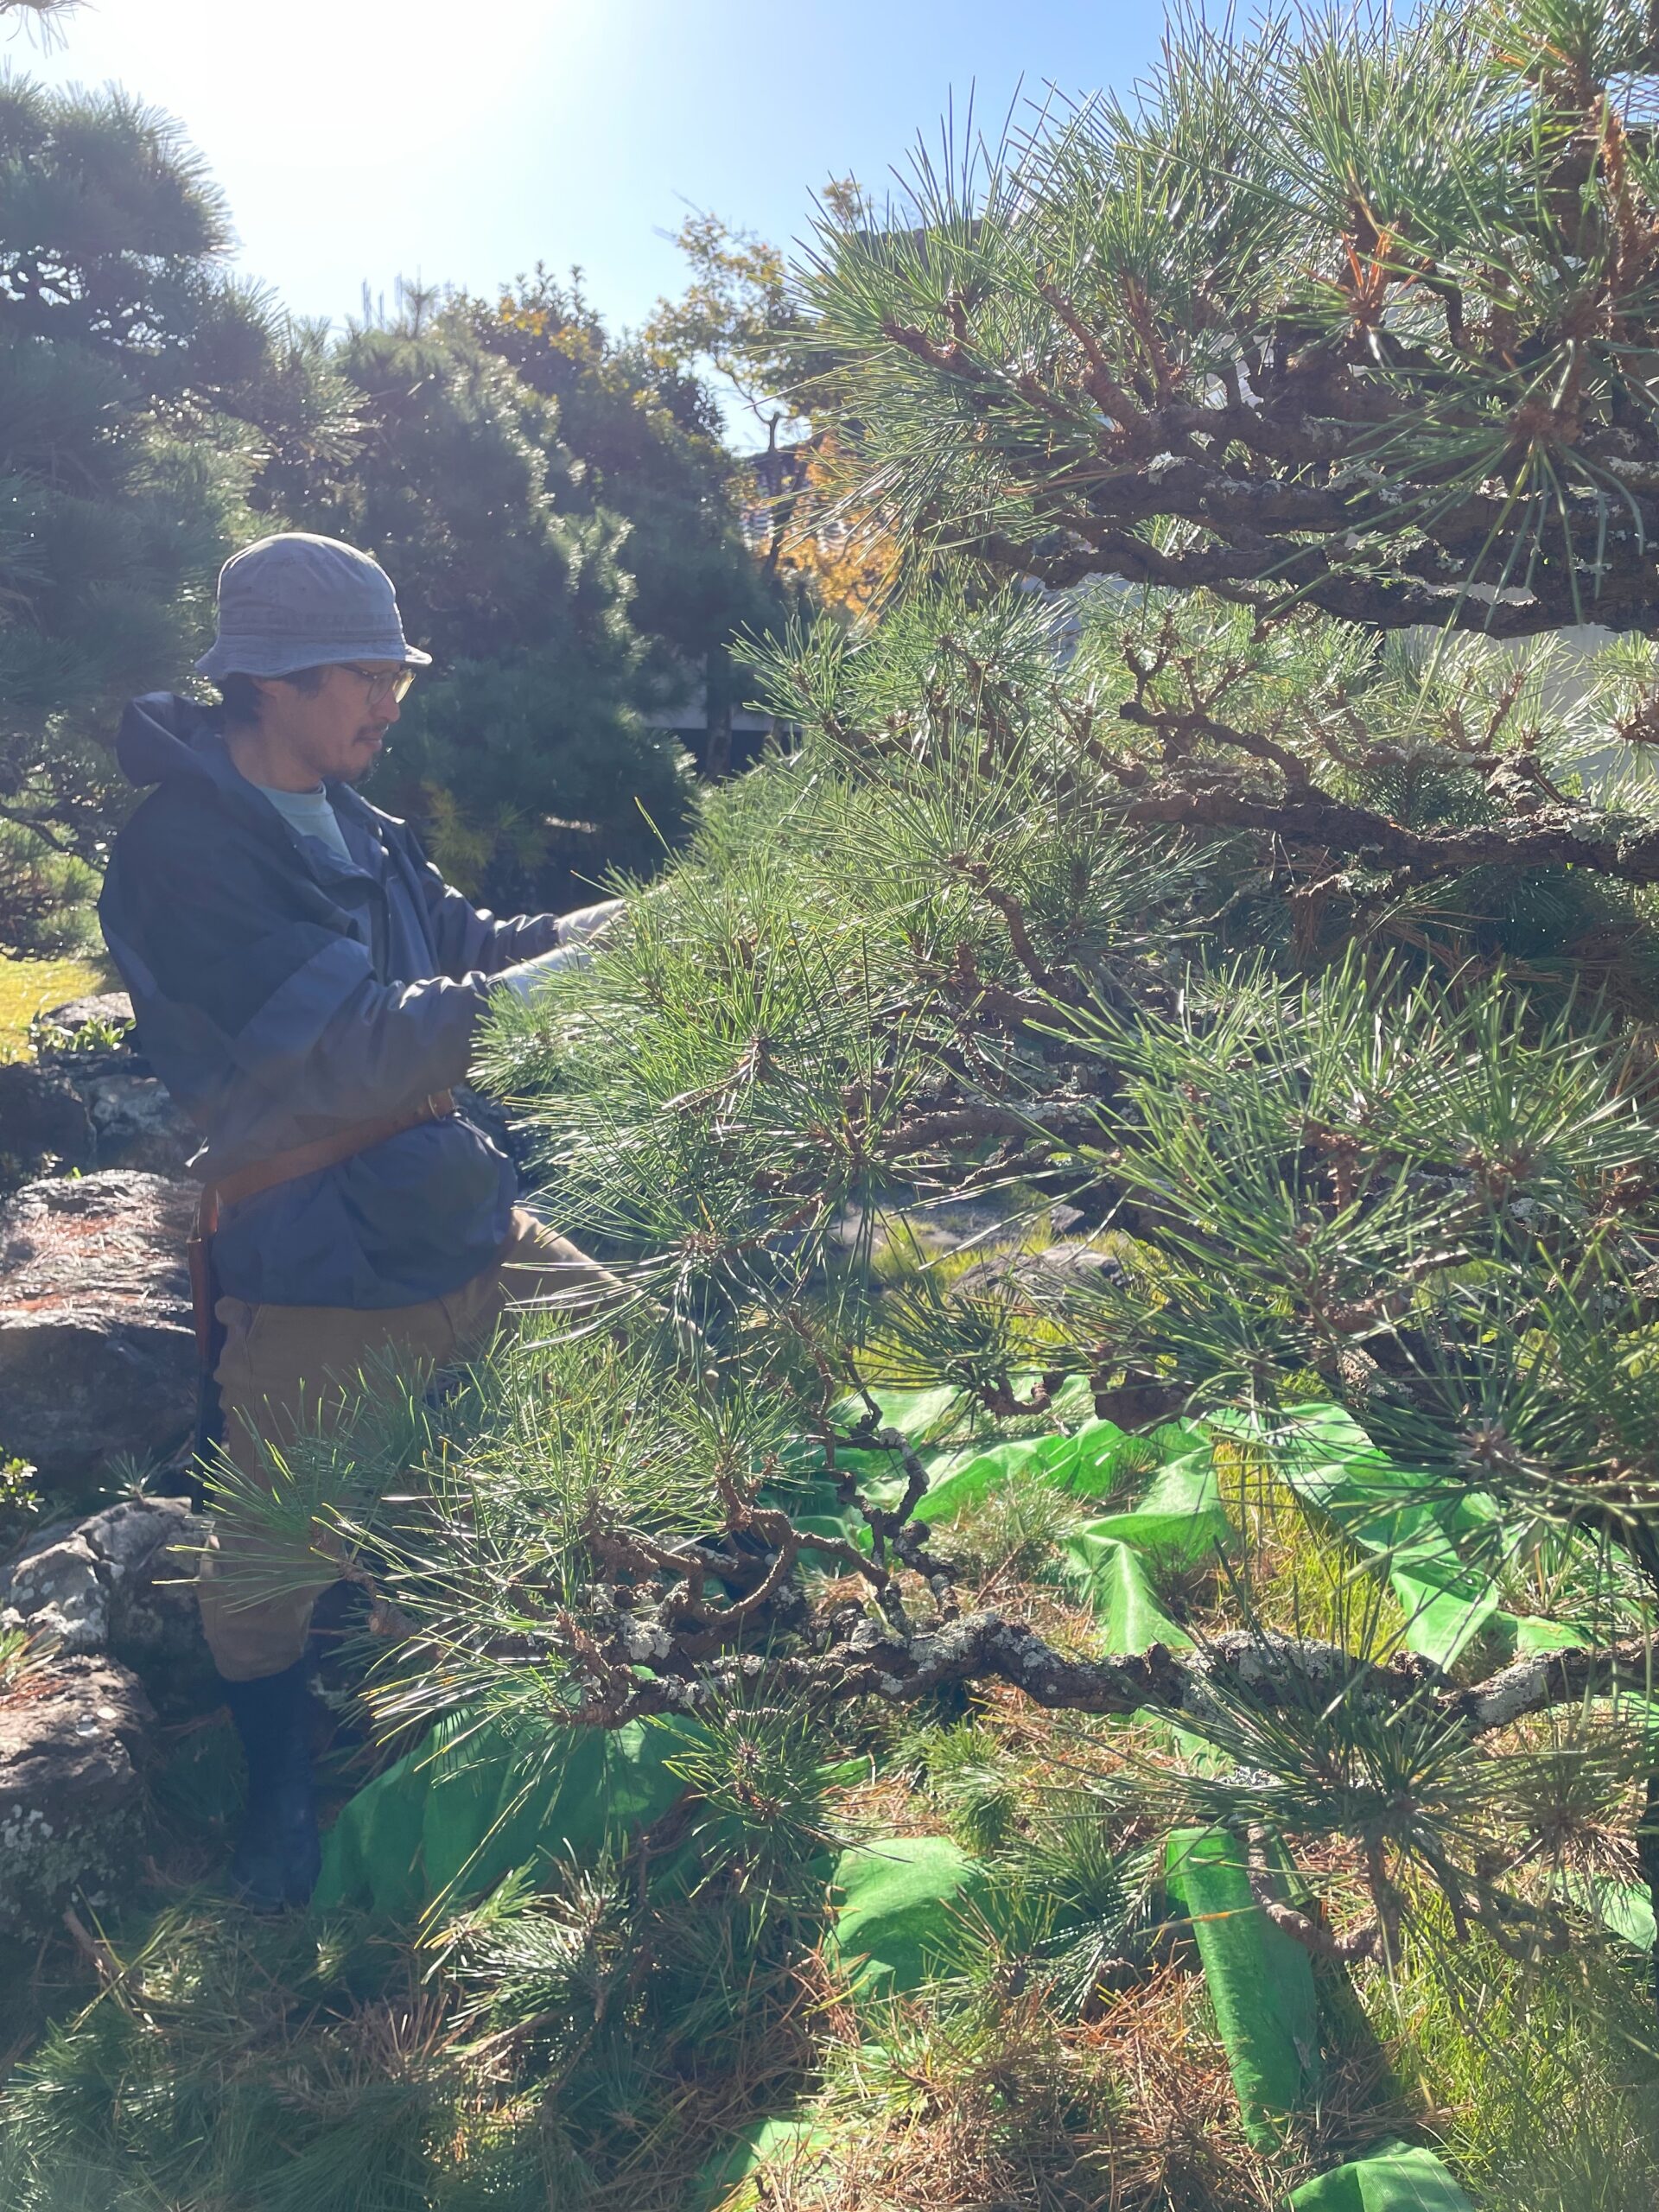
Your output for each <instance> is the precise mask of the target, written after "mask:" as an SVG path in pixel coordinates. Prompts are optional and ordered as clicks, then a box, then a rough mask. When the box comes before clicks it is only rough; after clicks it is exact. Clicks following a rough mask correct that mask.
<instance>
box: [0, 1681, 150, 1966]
mask: <svg viewBox="0 0 1659 2212" xmlns="http://www.w3.org/2000/svg"><path fill="white" fill-rule="evenodd" d="M154 1717H155V1716H154V1714H153V1713H151V1710H150V1707H149V1700H148V1699H147V1698H146V1697H145V1695H144V1693H143V1688H141V1687H140V1685H139V1682H138V1680H137V1676H136V1675H133V1674H132V1673H130V1670H129V1669H127V1668H125V1667H122V1666H118V1665H117V1664H116V1663H115V1662H114V1661H113V1660H110V1659H101V1658H55V1659H50V1660H48V1661H47V1662H45V1663H44V1664H42V1665H41V1666H40V1667H38V1668H34V1669H24V1670H22V1672H21V1673H19V1674H17V1675H14V1676H13V1678H12V1679H11V1680H10V1682H7V1681H0V1933H3V1934H6V1935H9V1936H32V1935H35V1934H38V1933H40V1932H41V1931H42V1930H44V1929H48V1928H49V1927H51V1926H52V1925H53V1924H54V1923H55V1921H56V1920H57V1918H58V1916H59V1915H60V1913H61V1912H62V1910H63V1908H64V1906H65V1905H66V1904H69V1903H70V1902H71V1900H72V1899H73V1898H75V1897H84V1898H85V1899H86V1902H87V1904H91V1905H92V1906H94V1907H96V1906H97V1905H99V1904H102V1903H105V1902H107V1901H108V1899H109V1897H111V1896H112V1895H114V1894H115V1893H117V1892H118V1891H120V1892H125V1891H129V1890H130V1886H131V1879H132V1871H133V1866H134V1864H135V1862H136V1861H137V1858H138V1855H139V1853H140V1851H141V1848H142V1846H143V1836H144V1810H143V1779H142V1768H143V1762H144V1756H145V1751H146V1749H147V1745H148V1732H149V1726H150V1724H151V1722H152V1720H153V1719H154Z"/></svg>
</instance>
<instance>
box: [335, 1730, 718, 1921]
mask: <svg viewBox="0 0 1659 2212" xmlns="http://www.w3.org/2000/svg"><path fill="white" fill-rule="evenodd" d="M695 1735H696V1724H695V1723H694V1722H690V1721H683V1720H673V1719H670V1720H653V1721H631V1722H630V1723H629V1724H628V1725H627V1726H626V1727H624V1728H617V1729H602V1728H581V1729H572V1730H571V1731H570V1732H569V1738H568V1740H567V1741H566V1743H565V1744H564V1745H563V1747H562V1754H563V1755H562V1756H561V1757H558V1758H552V1759H549V1758H546V1757H544V1756H542V1755H540V1754H538V1755H537V1756H536V1757H535V1758H526V1757H525V1756H524V1753H523V1751H521V1750H519V1749H517V1748H516V1747H515V1745H514V1744H513V1742H512V1738H511V1737H510V1736H509V1735H508V1734H507V1732H505V1729H503V1728H502V1727H501V1726H499V1724H493V1725H487V1726H481V1727H473V1726H468V1725H467V1723H466V1721H465V1720H464V1719H457V1720H450V1721H446V1722H444V1723H442V1724H441V1726H439V1727H438V1728H437V1729H435V1731H434V1732H433V1737H432V1740H431V1741H430V1743H429V1744H424V1745H422V1746H421V1747H420V1748H419V1749H418V1750H417V1751H410V1752H409V1753H408V1754H407V1755H406V1756H405V1757H404V1758H401V1759H399V1760H398V1761H397V1764H396V1765H394V1766H390V1767H388V1768H387V1769H386V1771H385V1773H384V1774H382V1775H378V1776H377V1777H375V1779H374V1780H373V1781H372V1782H371V1783H368V1784H367V1785H366V1786H365V1788H363V1789H359V1791H358V1793H357V1795H356V1796H355V1797H353V1799H352V1800H351V1801H350V1802H349V1803H347V1804H346V1806H345V1807H344V1808H343V1809H342V1810H341V1812H340V1817H339V1819H338V1820H337V1821H335V1822H334V1827H332V1828H331V1829H330V1830H329V1833H328V1835H327V1840H326V1843H325V1846H324V1850H323V1859H322V1872H321V1877H320V1878H319V1879H318V1883H317V1886H316V1891H315V1894H314V1897H313V1899H312V1904H313V1907H314V1909H315V1910H318V1911H323V1912H326V1911H328V1910H332V1909H334V1908H335V1907H338V1906H341V1905H350V1906H356V1907H359V1908H361V1909H365V1910H372V1911H374V1912H377V1913H380V1914H384V1915H385V1916H387V1917H388V1918H391V1919H398V1920H405V1921H407V1920H413V1919H415V1918H417V1917H418V1916H419V1915H420V1914H421V1913H422V1912H423V1911H424V1910H426V1909H427V1907H428V1906H429V1905H430V1904H432V1903H433V1902H434V1901H435V1899H437V1898H440V1897H444V1898H446V1899H457V1898H462V1897H479V1896H482V1895H483V1894H484V1892H485V1891H487V1890H490V1889H493V1887H494V1886H495V1885H496V1883H497V1882H499V1880H500V1879H501V1878H502V1876H503V1875H504V1874H506V1873H509V1872H512V1870H513V1869H514V1868H515V1867H518V1866H529V1865H531V1864H533V1863H534V1862H535V1861H536V1860H537V1859H542V1860H549V1859H556V1858H565V1857H574V1858H575V1859H580V1860H582V1862H583V1863H584V1864H588V1865H591V1864H592V1862H593V1861H594V1859H596V1858H597V1857H598V1856H599V1854H600V1853H601V1851H602V1850H603V1849H604V1848H605V1847H606V1846H607V1844H608V1845H610V1846H611V1847H613V1848H619V1849H620V1848H621V1847H625V1846H626V1842H627V1840H628V1838H629V1837H630V1836H631V1835H632V1834H635V1833H636V1832H637V1831H638V1830H639V1829H640V1828H642V1827H647V1826H649V1824H650V1823H651V1822H652V1821H654V1820H658V1819H659V1818H660V1817H661V1816H662V1815H663V1814H664V1813H665V1812H666V1811H667V1810H668V1809H669V1808H670V1806H671V1805H672V1804H673V1803H674V1802H676V1800H677V1798H678V1797H680V1796H682V1795H683V1789H684V1785H683V1783H681V1782H680V1781H679V1779H678V1778H677V1777H676V1776H675V1775H674V1774H673V1773H672V1772H671V1770H670V1768H669V1766H668V1764H667V1762H668V1760H670V1759H671V1758H672V1757H673V1756H674V1754H675V1752H676V1751H678V1750H680V1749H681V1748H682V1747H683V1745H685V1744H686V1743H687V1742H688V1741H690V1740H691V1739H692V1738H694V1737H695Z"/></svg>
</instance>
